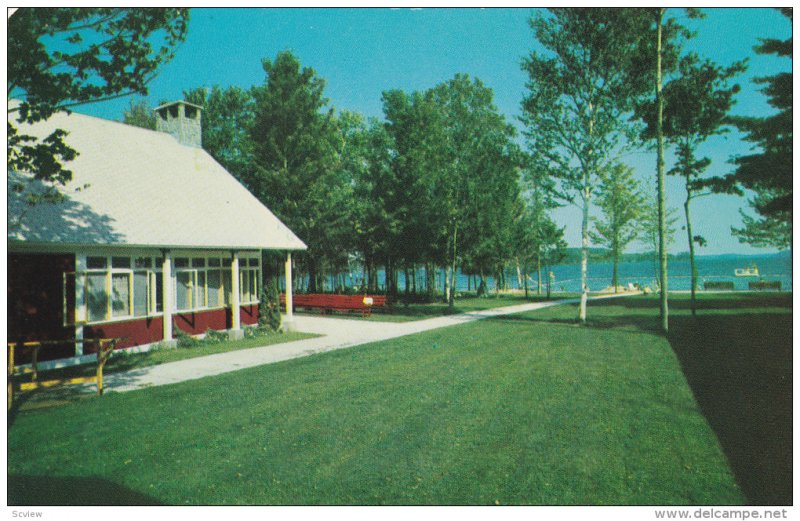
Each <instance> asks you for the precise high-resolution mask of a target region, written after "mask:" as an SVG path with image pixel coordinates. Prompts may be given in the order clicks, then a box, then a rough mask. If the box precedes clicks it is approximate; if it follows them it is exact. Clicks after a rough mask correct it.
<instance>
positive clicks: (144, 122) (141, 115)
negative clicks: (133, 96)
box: [122, 100, 156, 130]
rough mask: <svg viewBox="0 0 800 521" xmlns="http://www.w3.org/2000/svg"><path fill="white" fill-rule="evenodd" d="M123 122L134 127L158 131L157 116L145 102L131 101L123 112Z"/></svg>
mask: <svg viewBox="0 0 800 521" xmlns="http://www.w3.org/2000/svg"><path fill="white" fill-rule="evenodd" d="M122 122H123V123H125V124H126V125H133V126H134V127H141V128H146V129H149V130H155V129H156V115H155V112H153V109H152V108H150V105H149V104H148V103H147V101H145V100H140V101H134V100H131V101H130V104H129V105H128V108H127V109H124V110H123V111H122Z"/></svg>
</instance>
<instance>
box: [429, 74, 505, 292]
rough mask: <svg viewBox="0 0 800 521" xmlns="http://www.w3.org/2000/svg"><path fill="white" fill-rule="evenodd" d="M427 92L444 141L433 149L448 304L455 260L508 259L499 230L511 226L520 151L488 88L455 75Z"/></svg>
mask: <svg viewBox="0 0 800 521" xmlns="http://www.w3.org/2000/svg"><path fill="white" fill-rule="evenodd" d="M430 96H431V97H432V99H433V101H434V103H435V104H436V106H437V107H438V108H439V109H440V110H441V112H442V129H443V133H444V139H443V140H442V142H441V143H440V144H439V146H438V147H437V148H436V149H435V150H433V153H434V154H436V155H438V156H440V157H441V158H442V159H443V160H444V164H443V165H442V168H439V169H437V170H436V171H435V172H434V174H435V178H434V190H435V193H436V194H437V196H436V198H435V200H436V202H437V203H438V205H439V207H440V208H441V209H442V211H443V212H444V213H443V221H444V222H445V223H446V224H445V227H446V235H447V248H446V250H447V256H448V258H447V266H448V268H449V275H450V281H449V287H450V291H449V295H448V303H449V305H450V306H451V307H452V306H454V302H455V293H456V291H455V290H456V273H457V269H458V266H459V258H463V257H465V255H464V254H465V253H466V254H467V255H470V254H471V256H472V257H473V261H475V260H478V259H479V260H480V262H479V264H482V265H484V266H485V265H486V264H487V263H491V264H494V265H495V266H498V265H499V264H501V263H502V261H503V260H505V258H507V255H506V253H507V252H503V248H504V245H507V244H508V243H509V242H510V241H509V240H508V239H507V238H504V237H503V234H504V233H506V232H508V231H510V229H511V222H512V208H513V202H514V199H515V198H516V196H517V194H518V193H519V188H518V182H517V181H518V165H519V154H518V152H517V149H516V148H515V145H514V144H513V143H512V138H513V137H514V134H515V132H514V129H513V127H511V126H510V125H509V124H508V123H506V121H505V118H504V117H503V116H502V115H501V114H500V113H499V112H498V111H497V108H496V107H495V106H494V104H493V92H492V90H491V89H490V88H488V87H486V86H485V85H484V84H483V83H482V82H481V81H480V80H479V79H477V78H475V79H474V80H473V79H470V78H469V76H467V75H463V74H457V75H456V76H455V77H454V78H453V79H452V80H450V81H448V82H446V83H443V84H440V85H438V86H436V87H435V88H434V89H432V90H431V92H430ZM469 232H473V235H472V237H470V236H469V235H468V233H469ZM459 234H461V235H459ZM465 236H466V240H464V239H465ZM459 241H460V242H459ZM459 244H462V245H463V244H470V245H472V251H469V250H468V251H459Z"/></svg>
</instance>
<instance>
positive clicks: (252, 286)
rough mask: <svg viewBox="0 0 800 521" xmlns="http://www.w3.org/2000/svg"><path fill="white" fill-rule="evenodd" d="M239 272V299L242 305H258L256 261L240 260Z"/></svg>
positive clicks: (252, 259) (258, 273)
mask: <svg viewBox="0 0 800 521" xmlns="http://www.w3.org/2000/svg"><path fill="white" fill-rule="evenodd" d="M240 264H241V266H242V267H241V268H240V270H239V299H240V301H241V303H242V304H256V303H258V280H259V278H260V270H259V269H258V259H257V258H251V259H241V262H240Z"/></svg>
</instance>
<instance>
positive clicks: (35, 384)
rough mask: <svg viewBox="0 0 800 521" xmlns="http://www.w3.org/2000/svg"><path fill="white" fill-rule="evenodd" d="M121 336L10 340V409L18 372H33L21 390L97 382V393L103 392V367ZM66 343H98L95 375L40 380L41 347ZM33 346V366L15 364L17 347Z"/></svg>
mask: <svg viewBox="0 0 800 521" xmlns="http://www.w3.org/2000/svg"><path fill="white" fill-rule="evenodd" d="M121 340H123V339H121V338H100V339H87V340H43V341H39V342H9V343H8V410H11V405H12V403H13V402H14V376H16V375H17V374H29V373H32V376H31V381H30V382H23V383H20V384H19V386H18V387H19V391H32V390H34V389H39V388H47V387H54V386H56V385H76V384H90V383H95V384H97V394H98V395H101V396H102V394H103V367H105V365H106V362H108V359H109V358H110V357H111V353H112V352H113V351H114V347H115V346H116V345H117V342H119V341H121ZM65 343H76V344H78V343H83V344H98V346H99V349H98V350H97V370H96V372H95V375H94V376H82V377H77V378H64V379H56V380H45V381H39V371H38V368H37V364H38V359H39V349H41V348H42V347H43V346H48V345H63V344H65ZM22 347H32V348H33V357H32V359H31V366H30V367H25V368H22V369H20V368H18V367H16V366H15V365H14V351H15V350H16V349H17V348H22Z"/></svg>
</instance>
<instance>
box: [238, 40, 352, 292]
mask: <svg viewBox="0 0 800 521" xmlns="http://www.w3.org/2000/svg"><path fill="white" fill-rule="evenodd" d="M262 63H263V67H264V72H265V73H266V82H265V84H264V85H263V86H259V87H254V88H253V96H254V98H255V108H254V114H255V115H254V121H253V126H252V127H251V129H250V131H251V137H252V140H253V158H254V164H255V170H254V173H253V179H252V182H251V183H250V185H251V186H250V188H251V190H252V191H253V192H254V193H255V194H256V196H257V197H259V198H260V199H261V201H263V202H264V203H265V204H266V205H267V206H269V207H270V208H271V209H272V211H273V212H275V214H276V215H277V216H278V217H280V219H281V220H282V221H283V222H285V223H286V224H287V225H288V226H289V227H290V228H291V229H292V230H294V231H295V233H297V235H298V236H299V237H300V238H301V239H303V240H304V241H305V242H306V244H308V247H309V249H308V251H307V252H306V253H305V254H304V255H302V256H301V260H302V261H303V264H304V267H305V270H306V272H307V273H308V276H309V287H308V289H309V291H317V287H318V280H319V279H318V276H319V275H320V273H321V270H322V268H323V267H322V266H321V262H322V261H323V260H324V256H325V252H324V251H322V249H321V248H322V245H323V244H324V243H325V237H326V235H327V234H328V231H329V225H330V224H331V222H330V221H329V218H330V216H332V215H336V212H337V208H336V207H335V206H334V205H333V201H335V200H336V199H337V198H336V197H332V190H335V189H338V188H340V186H338V185H337V184H336V179H337V175H336V174H337V172H336V162H337V159H338V158H337V144H338V137H339V136H338V132H337V126H336V118H335V117H334V112H333V109H332V108H329V107H328V100H327V99H326V98H325V97H324V89H325V81H324V80H323V79H321V78H320V77H318V76H317V74H316V72H315V71H314V70H313V69H311V68H308V67H301V66H300V62H299V61H298V59H297V58H296V57H295V56H294V55H293V54H292V53H291V52H289V51H284V52H281V53H279V54H278V55H277V56H276V58H275V59H274V60H269V59H265V60H264V61H263V62H262Z"/></svg>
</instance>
